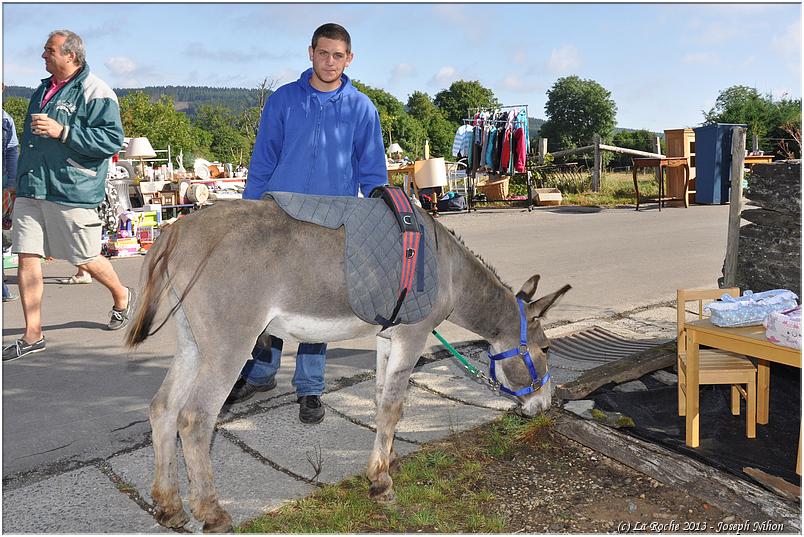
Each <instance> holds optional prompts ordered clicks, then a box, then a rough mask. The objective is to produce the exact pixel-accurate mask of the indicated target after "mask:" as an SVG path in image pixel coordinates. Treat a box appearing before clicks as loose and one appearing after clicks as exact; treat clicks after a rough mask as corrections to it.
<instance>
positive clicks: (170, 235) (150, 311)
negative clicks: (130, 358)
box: [126, 222, 182, 347]
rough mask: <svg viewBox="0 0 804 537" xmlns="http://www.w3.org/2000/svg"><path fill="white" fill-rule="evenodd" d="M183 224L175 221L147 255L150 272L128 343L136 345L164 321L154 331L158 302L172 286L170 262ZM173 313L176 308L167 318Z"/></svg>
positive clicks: (128, 334) (129, 329)
mask: <svg viewBox="0 0 804 537" xmlns="http://www.w3.org/2000/svg"><path fill="white" fill-rule="evenodd" d="M180 224H181V222H176V223H175V224H173V225H172V226H170V227H169V228H168V229H166V230H165V232H164V233H163V234H162V235H161V236H160V238H159V239H160V240H159V241H157V243H156V244H154V248H153V250H155V251H151V252H149V253H150V254H152V255H150V256H148V257H149V259H148V262H147V263H148V264H147V265H146V270H147V276H146V279H145V286H144V288H143V289H142V295H141V298H140V304H139V307H138V308H137V315H136V317H135V318H134V321H133V322H132V324H131V325H129V328H128V332H127V333H126V345H127V346H129V347H136V346H137V345H139V344H140V343H142V342H143V341H145V340H146V339H148V337H149V336H151V335H153V334H154V333H156V331H158V330H159V329H160V328H162V326H163V325H164V322H163V323H162V324H161V325H159V327H158V328H157V329H156V330H154V332H151V326H152V325H153V322H154V318H155V317H156V313H157V311H158V310H159V305H160V304H161V302H162V300H164V298H165V295H166V294H167V292H168V288H169V286H170V278H169V276H168V262H169V261H170V257H171V255H172V254H173V250H174V249H175V248H176V245H177V244H178V241H179V231H180V230H181V228H182V226H181V225H180ZM153 254H155V255H153ZM177 306H178V305H177ZM174 310H175V308H174ZM172 313H173V311H171V312H170V313H168V316H167V318H166V319H165V321H167V319H168V318H170V315H171V314H172Z"/></svg>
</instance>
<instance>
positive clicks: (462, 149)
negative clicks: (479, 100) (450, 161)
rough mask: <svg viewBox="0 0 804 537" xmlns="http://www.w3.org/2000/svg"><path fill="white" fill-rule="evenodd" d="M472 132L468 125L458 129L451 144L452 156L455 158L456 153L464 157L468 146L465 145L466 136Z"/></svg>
mask: <svg viewBox="0 0 804 537" xmlns="http://www.w3.org/2000/svg"><path fill="white" fill-rule="evenodd" d="M471 130H472V127H470V126H469V125H461V126H460V127H458V130H457V131H456V132H455V140H454V141H453V142H452V156H453V157H457V156H458V153H462V154H464V155H466V153H467V151H466V147H468V144H466V143H465V141H466V135H467V133H469V132H470V131H471Z"/></svg>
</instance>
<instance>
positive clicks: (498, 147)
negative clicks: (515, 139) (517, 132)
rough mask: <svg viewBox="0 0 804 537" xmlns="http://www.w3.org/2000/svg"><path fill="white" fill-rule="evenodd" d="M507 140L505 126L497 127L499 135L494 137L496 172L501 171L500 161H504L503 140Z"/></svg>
mask: <svg viewBox="0 0 804 537" xmlns="http://www.w3.org/2000/svg"><path fill="white" fill-rule="evenodd" d="M504 141H505V126H504V125H503V126H501V127H499V128H497V136H496V137H495V138H494V153H493V154H492V156H493V158H494V163H493V165H492V169H493V170H494V172H495V173H499V172H500V163H501V162H502V150H503V142H504Z"/></svg>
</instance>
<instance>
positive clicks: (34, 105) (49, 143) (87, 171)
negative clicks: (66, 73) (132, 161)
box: [17, 65, 123, 208]
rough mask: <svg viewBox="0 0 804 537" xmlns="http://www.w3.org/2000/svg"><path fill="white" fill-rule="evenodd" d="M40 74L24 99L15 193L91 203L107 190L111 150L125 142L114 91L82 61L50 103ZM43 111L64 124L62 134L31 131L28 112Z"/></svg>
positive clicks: (65, 202) (69, 202)
mask: <svg viewBox="0 0 804 537" xmlns="http://www.w3.org/2000/svg"><path fill="white" fill-rule="evenodd" d="M49 85H50V78H46V79H43V80H42V84H41V85H40V86H39V87H38V88H37V89H36V91H35V92H34V94H33V97H31V102H30V104H29V105H28V115H27V116H26V117H25V124H24V127H23V131H22V140H20V159H19V166H18V167H17V196H19V197H24V198H35V199H41V200H48V201H52V202H55V203H61V204H63V205H70V206H74V207H89V208H94V207H97V206H98V205H100V202H101V201H102V200H103V198H104V195H105V182H106V174H107V172H108V171H109V164H110V159H111V157H112V155H114V154H115V153H117V152H118V151H120V149H121V148H122V147H123V124H122V122H121V120H120V106H119V105H118V103H117V96H116V95H115V94H114V91H112V89H111V88H110V87H109V86H108V85H107V84H106V83H105V82H103V81H102V80H101V79H99V78H98V77H96V76H95V75H93V74H91V73H90V72H89V66H88V65H84V67H83V68H82V69H81V71H80V72H79V73H78V74H77V75H75V77H73V79H72V80H70V81H69V82H68V83H67V84H66V85H65V86H64V87H63V88H61V90H59V92H58V93H56V95H54V96H53V97H52V98H51V99H50V101H48V103H47V104H46V105H45V106H44V107H42V97H44V95H45V93H46V92H47V88H48V87H49ZM40 112H41V113H46V114H47V115H48V116H49V117H51V118H53V119H55V120H56V121H58V122H59V123H61V124H62V125H64V132H62V135H61V138H60V139H55V138H44V137H41V136H37V135H35V134H33V133H31V114H35V113H40Z"/></svg>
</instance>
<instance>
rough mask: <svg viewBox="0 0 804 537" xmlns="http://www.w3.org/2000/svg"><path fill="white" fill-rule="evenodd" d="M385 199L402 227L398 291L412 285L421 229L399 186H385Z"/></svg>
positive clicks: (400, 291) (408, 201) (407, 288)
mask: <svg viewBox="0 0 804 537" xmlns="http://www.w3.org/2000/svg"><path fill="white" fill-rule="evenodd" d="M384 192H385V194H386V195H387V196H388V197H387V198H385V199H386V201H390V205H391V208H392V209H393V212H394V215H395V216H396V218H397V221H398V222H399V226H400V228H401V229H402V274H401V276H400V279H399V293H402V292H403V291H405V290H409V289H411V288H412V287H413V276H414V274H415V273H416V264H417V263H416V260H417V257H418V254H419V244H420V238H421V236H422V235H421V231H419V226H418V223H417V222H416V215H415V214H414V212H413V207H412V206H411V204H410V200H409V199H408V197H407V196H406V195H405V193H404V192H403V191H402V189H401V188H396V187H386V188H385V189H384Z"/></svg>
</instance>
